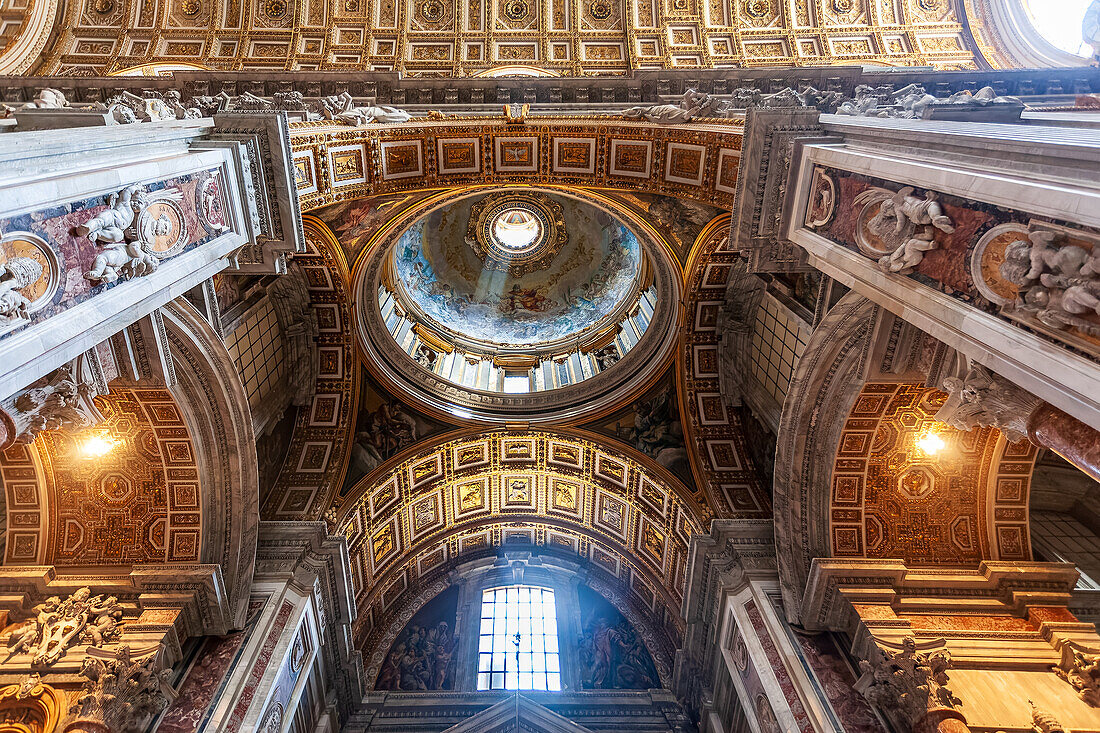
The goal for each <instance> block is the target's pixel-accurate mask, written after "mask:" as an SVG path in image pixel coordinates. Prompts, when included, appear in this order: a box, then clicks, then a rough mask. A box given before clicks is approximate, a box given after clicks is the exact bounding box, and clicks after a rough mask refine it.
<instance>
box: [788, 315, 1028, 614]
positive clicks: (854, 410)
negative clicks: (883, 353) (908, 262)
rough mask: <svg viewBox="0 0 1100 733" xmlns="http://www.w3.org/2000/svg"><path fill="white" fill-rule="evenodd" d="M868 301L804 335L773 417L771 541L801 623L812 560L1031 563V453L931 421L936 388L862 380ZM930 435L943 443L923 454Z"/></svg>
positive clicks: (992, 435)
mask: <svg viewBox="0 0 1100 733" xmlns="http://www.w3.org/2000/svg"><path fill="white" fill-rule="evenodd" d="M877 310H878V307H877V306H875V305H874V304H873V303H872V302H871V301H869V300H867V299H866V298H863V297H862V296H859V295H857V294H855V293H849V294H848V295H845V296H844V297H843V298H842V299H841V300H840V301H839V303H838V304H837V305H836V306H834V307H833V308H832V309H831V310H830V311H829V312H828V314H827V315H826V316H825V318H824V319H822V321H821V323H820V325H819V326H818V327H817V329H815V330H814V332H813V334H812V336H811V337H810V340H809V342H808V343H807V346H806V349H805V350H804V351H803V354H802V356H801V358H800V359H799V362H798V364H797V365H796V367H795V372H794V376H793V378H792V380H791V387H790V390H789V391H788V397H787V400H786V402H785V403H784V406H783V413H782V417H781V418H780V427H779V440H778V446H777V452H776V464H775V466H776V468H775V482H774V497H773V498H774V507H775V536H776V548H777V554H778V562H779V573H780V583H781V589H782V593H783V598H784V609H785V610H786V613H787V616H788V618H789V620H791V621H792V622H796V623H797V622H799V615H800V613H801V611H800V609H801V608H802V599H803V594H804V593H805V591H806V586H807V580H808V578H809V572H810V566H811V563H812V561H813V559H814V558H816V557H821V558H826V557H838V558H844V557H851V558H857V557H858V558H880V559H898V560H901V561H903V562H905V563H906V564H908V565H910V566H913V567H929V566H942V567H956V568H960V567H965V568H976V567H977V566H978V565H979V564H980V563H981V562H982V561H983V560H1024V561H1026V560H1029V559H1030V558H1031V550H1030V540H1029V537H1028V526H1027V521H1028V514H1027V501H1028V491H1029V487H1030V479H1031V473H1032V469H1033V467H1034V462H1035V458H1036V450H1035V448H1034V446H1032V445H1031V444H1030V443H1027V442H1026V441H1024V442H1021V443H1018V444H1010V443H1008V442H1007V441H1006V440H1005V439H1004V437H1003V435H1002V434H1001V433H1000V432H999V431H997V430H994V429H991V428H982V429H979V430H974V431H972V432H969V433H968V432H962V431H958V430H954V429H953V428H950V427H948V426H946V425H944V424H942V423H939V422H937V421H936V420H935V419H934V416H935V414H936V411H937V410H938V409H939V407H940V406H941V405H942V404H943V399H944V398H945V395H944V394H943V393H941V392H939V391H938V390H936V389H933V388H928V387H925V386H924V385H923V384H919V383H913V382H912V381H904V380H901V381H889V382H887V381H881V380H878V381H876V380H870V381H868V378H867V361H868V359H869V356H868V355H869V353H870V352H871V350H872V348H873V344H872V339H873V338H874V336H873V333H874V330H875V322H876V317H877ZM930 434H932V435H935V436H936V437H938V438H939V439H940V440H941V441H942V445H941V446H940V447H939V448H931V449H926V448H924V447H923V446H924V445H925V443H923V441H922V439H924V438H926V437H927V436H929V435H930Z"/></svg>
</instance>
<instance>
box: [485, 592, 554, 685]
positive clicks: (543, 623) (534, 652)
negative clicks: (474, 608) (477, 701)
mask: <svg viewBox="0 0 1100 733" xmlns="http://www.w3.org/2000/svg"><path fill="white" fill-rule="evenodd" d="M477 670H478V672H477V689H479V690H554V691H556V690H560V689H561V667H560V666H559V659H558V623H557V614H556V613H555V610H554V591H552V590H550V589H549V588H538V587H535V586H529V585H512V586H508V587H504V588H489V589H487V590H486V591H485V592H484V593H483V594H482V596H481V638H480V644H479V646H478V658H477Z"/></svg>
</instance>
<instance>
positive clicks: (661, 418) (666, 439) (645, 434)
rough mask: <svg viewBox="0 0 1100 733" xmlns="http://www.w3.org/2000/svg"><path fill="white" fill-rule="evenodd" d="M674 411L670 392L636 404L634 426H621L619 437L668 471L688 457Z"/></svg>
mask: <svg viewBox="0 0 1100 733" xmlns="http://www.w3.org/2000/svg"><path fill="white" fill-rule="evenodd" d="M673 408H674V406H673V405H672V397H671V393H670V392H668V391H666V392H662V393H661V394H659V395H657V396H655V397H653V398H651V399H649V400H641V401H639V402H636V403H634V425H633V426H632V427H629V428H627V427H622V426H620V427H619V430H618V433H619V437H620V438H623V439H624V440H626V441H627V442H628V443H630V444H631V445H633V446H634V447H635V448H637V449H638V450H640V451H641V452H642V453H645V454H646V455H647V456H650V457H651V458H653V459H654V460H655V461H657V462H658V463H660V464H661V465H662V466H664V467H665V468H671V467H672V466H673V464H675V463H677V462H678V461H680V460H683V459H684V458H685V457H686V456H687V451H686V450H685V449H684V429H683V426H682V425H681V424H680V421H679V419H677V418H676V417H675V412H674V411H673Z"/></svg>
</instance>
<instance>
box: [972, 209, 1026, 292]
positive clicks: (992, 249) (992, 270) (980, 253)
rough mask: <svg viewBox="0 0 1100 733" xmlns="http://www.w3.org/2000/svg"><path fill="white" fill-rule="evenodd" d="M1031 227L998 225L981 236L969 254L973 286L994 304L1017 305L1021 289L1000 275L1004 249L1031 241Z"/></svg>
mask: <svg viewBox="0 0 1100 733" xmlns="http://www.w3.org/2000/svg"><path fill="white" fill-rule="evenodd" d="M1029 233H1030V232H1029V231H1028V228H1027V227H1026V226H1024V225H1023V224H1015V223H1010V224H999V225H997V226H995V227H993V228H992V229H990V230H989V231H988V232H986V233H985V234H983V235H982V238H981V239H979V240H978V244H977V245H975V247H974V252H973V253H972V254H971V255H970V275H971V277H973V278H974V286H975V287H976V288H977V289H978V292H979V293H981V294H982V295H984V296H985V297H986V298H987V299H989V301H990V302H991V303H995V304H996V305H1001V306H1003V305H1008V304H1009V303H1014V302H1016V296H1017V294H1018V293H1019V286H1018V285H1016V284H1015V283H1013V282H1010V281H1009V280H1008V279H1007V278H1006V277H1005V276H1004V275H1002V274H1001V265H1003V264H1004V261H1005V250H1006V249H1007V248H1008V245H1010V244H1012V243H1013V242H1016V241H1019V240H1023V241H1025V242H1026V241H1027V240H1028V234H1029Z"/></svg>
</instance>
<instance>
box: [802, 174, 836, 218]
mask: <svg viewBox="0 0 1100 733" xmlns="http://www.w3.org/2000/svg"><path fill="white" fill-rule="evenodd" d="M835 212H836V182H835V181H833V179H832V177H831V176H830V175H829V174H828V173H826V172H825V171H824V170H822V169H821V168H816V169H815V170H814V175H813V180H812V181H811V182H810V204H809V206H808V207H807V209H806V226H808V227H810V228H813V229H816V228H817V227H823V226H825V225H826V224H828V223H829V222H830V221H832V218H833V214H834V213H835Z"/></svg>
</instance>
